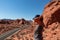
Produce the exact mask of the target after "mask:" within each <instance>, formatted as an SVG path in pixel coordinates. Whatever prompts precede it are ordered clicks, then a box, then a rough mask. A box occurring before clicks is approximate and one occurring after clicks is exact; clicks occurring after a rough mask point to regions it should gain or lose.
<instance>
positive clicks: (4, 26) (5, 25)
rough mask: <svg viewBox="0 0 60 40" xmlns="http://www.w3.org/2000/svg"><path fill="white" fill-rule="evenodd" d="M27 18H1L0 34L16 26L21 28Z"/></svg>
mask: <svg viewBox="0 0 60 40" xmlns="http://www.w3.org/2000/svg"><path fill="white" fill-rule="evenodd" d="M26 22H27V20H25V19H24V20H23V19H17V20H7V19H2V20H0V35H1V34H2V33H5V32H7V31H9V30H12V29H15V28H20V26H21V25H23V23H24V24H25V23H26Z"/></svg>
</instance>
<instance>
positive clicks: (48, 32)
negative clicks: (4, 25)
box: [42, 1, 60, 40]
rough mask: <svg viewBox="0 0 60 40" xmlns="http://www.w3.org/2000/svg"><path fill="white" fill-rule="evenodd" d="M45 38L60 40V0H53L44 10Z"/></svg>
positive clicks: (45, 39) (44, 39) (47, 39)
mask: <svg viewBox="0 0 60 40" xmlns="http://www.w3.org/2000/svg"><path fill="white" fill-rule="evenodd" d="M42 15H43V23H44V25H45V26H44V31H43V40H60V1H52V2H50V3H49V4H48V5H46V7H45V9H44V11H43V14H42Z"/></svg>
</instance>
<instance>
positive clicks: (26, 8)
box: [0, 0, 50, 20]
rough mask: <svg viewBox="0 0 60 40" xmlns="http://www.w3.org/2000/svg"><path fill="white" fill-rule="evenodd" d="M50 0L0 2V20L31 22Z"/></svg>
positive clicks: (7, 0)
mask: <svg viewBox="0 0 60 40" xmlns="http://www.w3.org/2000/svg"><path fill="white" fill-rule="evenodd" d="M49 1H50V0H0V19H21V18H24V19H26V20H32V19H33V18H34V17H35V16H36V15H37V14H39V15H41V14H42V12H43V9H44V6H45V5H46V4H47V3H48V2H49Z"/></svg>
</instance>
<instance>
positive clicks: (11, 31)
mask: <svg viewBox="0 0 60 40" xmlns="http://www.w3.org/2000/svg"><path fill="white" fill-rule="evenodd" d="M26 28H29V25H22V26H21V27H20V28H15V29H13V30H10V31H8V32H6V33H3V34H1V35H0V40H5V39H6V38H7V37H9V36H11V35H12V34H14V33H15V32H17V31H18V30H20V31H21V30H23V29H26Z"/></svg>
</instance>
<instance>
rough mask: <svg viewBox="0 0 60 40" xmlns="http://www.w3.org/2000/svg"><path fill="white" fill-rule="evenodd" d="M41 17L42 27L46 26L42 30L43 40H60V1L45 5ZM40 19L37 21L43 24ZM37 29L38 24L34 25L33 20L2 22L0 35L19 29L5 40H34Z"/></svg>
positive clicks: (53, 0)
mask: <svg viewBox="0 0 60 40" xmlns="http://www.w3.org/2000/svg"><path fill="white" fill-rule="evenodd" d="M41 17H42V18H43V20H42V21H43V24H42V25H44V26H43V29H42V30H43V31H42V37H43V40H60V1H59V0H57V1H56V0H52V1H50V2H49V3H48V4H47V5H45V7H44V10H43V13H42V14H41V15H40V17H39V18H41ZM39 18H38V20H39V21H38V20H36V21H38V22H41V21H40V19H39ZM17 28H19V29H17ZM35 28H36V24H34V21H33V20H25V19H16V20H10V19H9V20H8V19H2V20H0V35H2V34H4V33H6V32H9V31H11V30H12V31H13V30H14V29H17V31H15V32H12V34H11V35H10V36H7V37H6V38H5V39H4V40H34V32H35ZM0 38H1V36H0ZM2 38H3V37H2Z"/></svg>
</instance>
